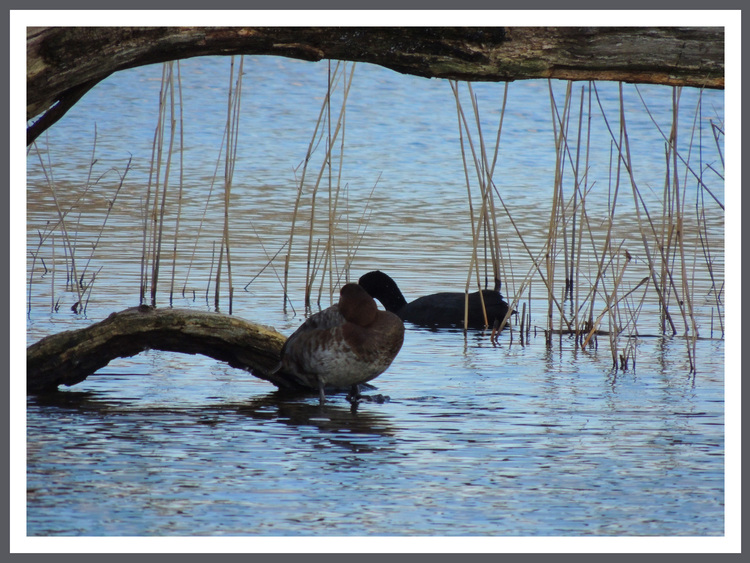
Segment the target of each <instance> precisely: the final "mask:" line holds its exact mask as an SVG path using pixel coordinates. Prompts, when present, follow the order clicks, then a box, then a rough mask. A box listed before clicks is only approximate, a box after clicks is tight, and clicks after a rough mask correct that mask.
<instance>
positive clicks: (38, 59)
mask: <svg viewBox="0 0 750 563" xmlns="http://www.w3.org/2000/svg"><path fill="white" fill-rule="evenodd" d="M234 54H255V55H279V56H284V57H292V58H297V59H303V60H309V61H319V60H322V59H338V60H349V61H363V62H369V63H374V64H378V65H381V66H384V67H387V68H390V69H393V70H395V71H398V72H401V73H406V74H413V75H417V76H423V77H431V78H451V79H458V80H474V81H512V80H518V79H528V78H560V79H570V80H616V81H624V82H638V83H655V84H668V85H683V86H695V87H705V88H723V87H724V30H723V28H720V27H690V28H684V27H658V28H656V27H489V28H470V27H461V28H448V27H440V28H417V27H365V28H357V27H53V28H29V29H28V32H27V75H26V78H27V119H29V120H30V119H32V118H34V117H36V116H39V115H40V114H42V113H44V112H47V113H46V114H45V115H44V116H42V117H41V118H40V119H39V120H37V122H36V123H34V124H33V125H31V126H30V127H29V129H28V131H27V141H28V143H31V142H32V141H33V140H34V139H35V138H36V137H37V136H38V135H39V134H40V133H41V132H42V131H44V130H45V129H47V128H48V127H49V126H50V125H52V124H53V123H54V122H55V121H56V120H57V119H59V118H60V117H61V116H62V115H63V114H64V113H65V112H66V111H67V110H68V109H69V108H70V107H72V105H73V104H75V103H76V102H77V101H78V99H80V97H81V96H82V95H83V94H84V93H85V92H87V91H88V90H89V89H90V88H92V87H93V86H94V85H95V84H97V83H98V82H100V81H101V80H103V79H104V78H106V77H107V76H109V75H110V74H112V73H113V72H116V71H118V70H122V69H126V68H132V67H135V66H140V65H145V64H152V63H158V62H164V61H169V60H178V59H183V58H187V57H195V56H202V55H234ZM53 106H54V107H53Z"/></svg>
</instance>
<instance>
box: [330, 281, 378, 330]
mask: <svg viewBox="0 0 750 563" xmlns="http://www.w3.org/2000/svg"><path fill="white" fill-rule="evenodd" d="M339 312H340V313H341V314H342V315H343V317H344V318H345V319H346V320H347V321H348V322H350V323H354V324H356V325H358V326H368V325H370V324H372V323H373V322H375V320H376V319H377V316H378V306H377V305H376V304H375V300H374V299H373V298H372V297H370V294H369V293H367V292H366V291H365V290H364V288H362V287H361V286H360V285H358V284H356V283H348V284H346V285H345V286H344V287H342V288H341V297H340V298H339Z"/></svg>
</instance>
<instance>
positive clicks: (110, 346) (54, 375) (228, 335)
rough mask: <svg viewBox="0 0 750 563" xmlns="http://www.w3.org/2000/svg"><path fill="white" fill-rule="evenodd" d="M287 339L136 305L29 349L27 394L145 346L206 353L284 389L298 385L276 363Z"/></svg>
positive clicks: (238, 322)
mask: <svg viewBox="0 0 750 563" xmlns="http://www.w3.org/2000/svg"><path fill="white" fill-rule="evenodd" d="M285 341H286V338H285V337H284V336H283V335H282V334H280V333H278V332H276V331H275V330H273V329H271V328H268V327H264V326H262V325H257V324H254V323H250V322H248V321H245V320H242V319H240V318H237V317H235V316H229V315H222V314H220V313H206V312H198V311H192V310H187V309H157V308H153V307H148V306H141V307H134V308H131V309H126V310H125V311H122V312H119V313H112V314H111V315H110V316H109V317H108V318H107V319H105V320H103V321H101V322H99V323H96V324H93V325H91V326H88V327H86V328H82V329H78V330H71V331H66V332H61V333H58V334H53V335H51V336H47V337H46V338H43V339H42V340H40V341H39V342H37V343H35V344H32V345H31V346H29V347H28V349H27V353H26V357H27V369H26V382H27V392H28V393H42V392H45V391H51V390H55V389H57V387H58V386H59V385H74V384H76V383H80V382H81V381H83V380H84V379H86V377H88V376H89V375H91V374H93V373H94V372H96V371H97V370H98V369H101V368H102V367H104V366H106V365H107V364H108V363H109V362H110V361H112V360H113V359H115V358H119V357H129V356H134V355H136V354H138V353H140V352H143V351H144V350H148V349H153V350H164V351H169V352H182V353H186V354H203V355H206V356H209V357H211V358H215V359H217V360H220V361H223V362H227V363H228V364H229V365H230V366H232V367H236V368H240V369H244V370H247V371H249V372H250V373H252V374H253V375H255V376H256V377H259V378H260V379H264V380H266V381H269V382H270V383H273V384H274V385H276V386H277V387H279V388H280V389H295V384H294V383H292V382H290V381H288V380H287V379H286V378H285V377H284V375H283V374H281V373H279V374H274V375H271V374H270V373H269V372H270V371H271V370H272V369H273V368H274V367H275V366H276V365H277V364H278V362H279V353H280V351H281V347H282V345H283V344H284V342H285Z"/></svg>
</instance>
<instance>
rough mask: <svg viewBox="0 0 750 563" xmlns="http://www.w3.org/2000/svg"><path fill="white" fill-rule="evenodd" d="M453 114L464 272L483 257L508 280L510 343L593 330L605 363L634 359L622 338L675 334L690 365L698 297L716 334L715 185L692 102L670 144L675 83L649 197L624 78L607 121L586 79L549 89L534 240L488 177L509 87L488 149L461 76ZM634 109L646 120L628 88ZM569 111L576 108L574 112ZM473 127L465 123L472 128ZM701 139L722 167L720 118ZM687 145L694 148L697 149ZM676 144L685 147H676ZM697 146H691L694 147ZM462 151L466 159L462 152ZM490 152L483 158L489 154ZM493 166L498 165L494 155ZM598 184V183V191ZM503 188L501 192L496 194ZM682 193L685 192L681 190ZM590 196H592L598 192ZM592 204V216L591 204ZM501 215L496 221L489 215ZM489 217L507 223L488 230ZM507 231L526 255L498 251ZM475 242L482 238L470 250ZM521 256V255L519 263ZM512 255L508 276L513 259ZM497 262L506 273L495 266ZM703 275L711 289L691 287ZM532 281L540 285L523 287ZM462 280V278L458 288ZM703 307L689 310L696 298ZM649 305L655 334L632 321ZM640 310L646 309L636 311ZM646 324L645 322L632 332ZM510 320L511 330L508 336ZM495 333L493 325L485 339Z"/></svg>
mask: <svg viewBox="0 0 750 563" xmlns="http://www.w3.org/2000/svg"><path fill="white" fill-rule="evenodd" d="M451 88H452V90H453V94H454V97H455V100H456V105H457V108H458V115H459V130H460V134H461V151H462V155H463V157H464V168H465V172H466V184H467V190H468V201H469V206H470V217H471V221H472V232H473V233H474V236H473V247H472V249H471V261H470V267H469V271H470V274H469V276H470V277H471V276H472V275H473V276H475V277H476V281H477V285H479V282H480V279H479V277H480V276H479V266H478V257H479V256H480V255H482V254H484V256H485V257H489V258H485V272H489V273H490V274H489V275H488V274H485V285H486V283H487V280H489V279H491V277H492V276H494V279H495V285H496V287H497V286H499V280H503V281H504V282H506V284H508V283H509V285H510V289H509V295H510V296H511V297H512V308H515V309H517V310H518V312H519V315H518V319H517V320H516V323H515V324H517V325H520V327H521V330H520V332H521V337H520V338H521V343H524V342H527V341H528V338H529V335H530V331H531V330H532V327H535V328H539V329H541V330H543V331H544V334H545V336H546V339H547V342H548V343H551V341H552V338H553V335H558V337H559V338H562V336H563V335H570V336H573V337H574V339H575V345H576V347H580V348H582V349H586V348H587V347H590V346H595V345H596V343H597V337H598V336H601V335H605V336H607V337H608V339H609V344H610V350H611V353H612V359H613V367H614V368H615V369H617V368H626V367H628V366H629V365H630V364H631V363H632V364H634V363H635V357H634V353H635V346H634V345H633V340H632V338H634V337H645V336H665V335H666V336H681V337H684V338H685V342H686V351H687V356H688V359H689V364H690V368H691V370H694V369H695V364H694V357H695V343H696V340H697V339H698V338H699V337H701V334H700V327H701V325H703V326H705V324H706V322H705V321H706V319H705V317H703V318H701V315H704V316H705V314H706V309H707V307H705V304H706V303H708V305H709V306H708V310H709V311H710V313H709V314H710V334H711V336H713V334H714V330H715V328H714V325H715V324H716V325H718V326H716V330H718V331H719V333H720V335H721V336H723V299H722V295H723V281H722V277H721V276H716V275H715V265H716V260H717V258H718V257H717V256H715V251H714V250H712V249H713V248H716V244H715V241H710V240H709V239H710V234H709V233H710V230H709V228H708V218H709V217H716V216H717V215H719V216H723V211H724V208H723V204H722V203H721V200H720V198H719V197H717V196H716V194H714V193H713V192H712V190H711V188H710V187H709V185H710V184H709V181H708V178H707V175H711V176H713V177H714V178H716V179H718V180H720V181H722V182H723V176H722V172H721V171H719V170H717V167H716V165H715V163H713V164H712V163H710V162H706V160H705V159H704V155H703V150H704V149H703V147H704V143H703V139H702V136H703V135H705V132H704V126H703V124H704V119H703V117H702V114H701V104H700V102H699V103H698V105H697V107H696V108H692V109H693V112H694V113H693V127H692V129H691V130H690V131H689V132H688V133H687V135H688V136H689V138H688V140H687V142H686V143H683V144H682V145H686V147H687V149H685V148H680V147H681V146H682V145H681V144H680V143H679V142H678V141H681V138H680V137H681V135H683V134H685V133H683V132H682V131H681V130H680V128H679V125H678V124H679V116H680V103H679V99H680V93H681V91H680V89H679V88H674V89H673V95H672V123H671V127H670V129H669V131H662V129H661V128H659V125H658V124H657V122H656V121H655V120H653V117H652V120H653V124H654V127H656V128H657V130H658V131H659V133H660V135H661V136H662V137H663V139H664V163H665V164H664V185H663V193H662V195H661V199H660V201H659V200H658V199H657V200H654V198H653V197H650V198H647V197H645V196H644V194H643V190H642V187H641V185H640V184H639V181H638V179H637V178H638V174H637V170H638V163H637V162H634V161H633V160H632V159H631V156H630V154H631V151H630V143H631V139H630V136H629V134H628V120H627V114H626V111H625V106H626V104H625V99H624V95H623V85H622V84H620V89H619V111H618V114H617V116H616V117H615V119H612V118H611V116H609V115H608V113H607V111H606V110H605V107H604V104H603V103H602V101H601V100H600V96H599V93H598V91H597V87H596V84H595V83H588V84H585V85H583V86H582V87H581V88H580V91H579V92H577V93H574V86H573V83H572V82H569V83H567V87H566V90H565V96H564V99H563V100H562V101H558V100H557V99H556V96H555V93H554V91H553V88H552V83H551V82H550V85H549V96H550V107H551V119H552V124H553V132H554V147H555V167H554V170H553V171H552V172H551V174H550V177H549V178H547V179H546V180H547V181H548V182H549V184H548V188H544V187H540V189H548V190H549V192H550V206H549V220H548V223H547V232H546V236H545V239H544V242H543V244H542V245H541V247H539V246H537V247H536V248H534V246H533V244H531V243H529V242H528V241H527V235H525V234H524V229H523V227H522V226H521V225H519V224H518V223H517V221H516V220H515V219H514V213H517V210H516V212H514V207H513V202H512V194H513V192H514V188H515V187H514V186H511V185H503V183H502V182H496V181H495V179H494V176H495V174H494V172H495V168H496V164H497V162H498V148H499V146H500V145H499V143H500V137H501V131H502V123H503V117H504V115H505V111H506V102H507V95H508V86H507V85H506V88H505V92H504V95H503V97H502V101H500V102H498V105H499V107H500V108H501V111H500V122H499V125H498V128H497V136H496V142H495V146H494V148H492V147H489V148H488V147H487V146H486V143H485V137H484V135H483V132H482V129H481V119H480V117H481V116H480V111H479V102H478V100H477V97H476V95H475V94H474V93H473V91H472V87H471V84H466V85H465V89H466V90H467V94H468V96H469V99H470V107H471V111H472V112H473V119H471V120H469V119H467V118H466V117H465V111H464V109H463V105H464V104H463V103H462V98H461V95H460V89H461V85H460V84H458V83H455V82H453V83H451ZM636 91H637V92H638V95H639V97H640V100H641V102H642V105H643V109H644V111H646V112H648V115H649V116H651V115H652V114H651V111H650V109H649V107H648V104H647V102H646V100H645V99H644V98H643V96H642V95H641V92H640V90H638V88H637V87H636ZM576 109H577V111H576ZM595 118H598V119H599V120H601V122H603V123H604V125H605V126H606V128H607V131H608V133H609V136H610V138H611V148H610V166H609V178H608V181H609V187H608V192H607V207H606V209H604V210H602V208H601V206H600V205H597V204H596V203H591V202H592V199H594V200H595V199H596V197H595V196H596V195H597V194H596V192H595V191H594V190H595V183H596V181H595V180H594V179H593V178H591V177H590V170H591V163H590V158H591V152H592V147H591V141H590V139H591V127H592V122H593V120H594V119H595ZM471 125H473V127H472V126H471ZM710 125H711V127H710V131H711V136H712V140H713V141H714V143H715V147H716V151H717V154H718V155H719V161H720V163H721V165H722V166H723V156H722V141H723V139H722V137H723V128H722V126H721V124H719V123H715V122H713V121H712V122H711V124H710ZM696 147H697V148H696ZM685 151H687V154H685ZM696 153H697V154H696ZM467 155H470V158H467ZM488 155H489V156H488ZM500 165H501V166H502V162H501V163H500ZM470 178H475V182H476V184H477V186H478V192H479V196H478V198H479V201H480V204H481V207H480V211H479V213H475V212H474V208H473V206H472V199H473V195H472V192H471V181H470ZM597 189H599V190H601V188H598V187H597ZM506 194H507V195H506ZM689 195H690V197H688V196H689ZM599 199H601V198H599ZM602 211H603V212H602ZM499 215H500V217H499ZM498 223H502V224H503V225H506V226H508V225H509V227H506V228H505V229H504V231H503V235H498V228H497V225H498ZM509 237H515V238H516V239H517V241H519V242H520V244H521V246H522V248H523V249H524V251H525V256H518V255H516V256H513V255H511V254H510V253H506V256H505V257H503V256H502V253H501V250H502V245H501V244H500V242H499V241H500V240H501V238H505V239H506V240H507V239H508V238H509ZM480 245H481V246H480ZM524 258H525V259H526V260H524ZM514 262H515V263H516V264H518V263H522V267H521V268H519V266H516V268H515V269H516V270H519V269H521V270H522V271H524V270H525V271H526V273H525V274H523V275H519V276H514V275H513V273H512V264H513V263H514ZM505 265H507V268H508V270H507V271H505V269H504V268H505ZM698 279H710V285H709V286H708V287H706V284H704V283H696V280H698ZM532 285H533V287H534V288H535V289H536V288H541V289H542V290H543V293H539V292H538V291H535V292H532ZM468 291H469V280H467V292H468ZM699 302H700V303H701V304H702V305H704V306H702V307H700V311H699V308H698V307H696V306H695V305H696V303H699ZM532 304H533V305H535V307H534V310H535V311H544V321H543V322H542V323H539V322H538V321H537V320H535V319H532V317H531V310H532ZM651 304H654V305H655V306H656V308H657V310H658V316H659V323H658V328H657V329H656V330H655V327H654V324H653V322H651V319H647V320H645V321H644V320H643V319H642V318H641V317H642V314H643V311H644V307H646V308H647V309H648V310H649V311H650V310H652V308H651V307H649V306H650V305H651ZM647 316H648V315H647ZM644 325H645V328H643V327H644ZM512 328H513V327H511V333H512ZM495 334H497V333H493V338H494V336H495Z"/></svg>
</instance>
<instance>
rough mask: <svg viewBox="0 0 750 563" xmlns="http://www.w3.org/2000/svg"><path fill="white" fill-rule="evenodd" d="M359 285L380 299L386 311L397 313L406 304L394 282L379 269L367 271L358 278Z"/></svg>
mask: <svg viewBox="0 0 750 563" xmlns="http://www.w3.org/2000/svg"><path fill="white" fill-rule="evenodd" d="M359 285H361V286H362V287H363V288H364V289H365V291H367V293H369V294H370V295H372V296H373V297H374V298H375V299H377V300H378V301H380V302H381V303H382V304H383V307H385V309H386V311H391V312H393V313H398V311H399V310H400V309H402V308H403V307H405V306H406V299H404V295H403V294H402V293H401V290H400V289H399V288H398V285H396V282H395V281H393V279H392V278H391V277H390V276H389V275H388V274H385V273H383V272H381V271H380V270H375V271H374V272H368V273H366V274H365V275H363V276H362V277H361V278H359Z"/></svg>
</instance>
